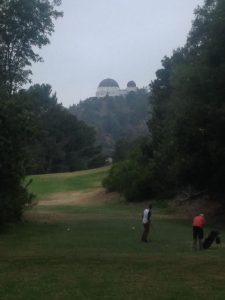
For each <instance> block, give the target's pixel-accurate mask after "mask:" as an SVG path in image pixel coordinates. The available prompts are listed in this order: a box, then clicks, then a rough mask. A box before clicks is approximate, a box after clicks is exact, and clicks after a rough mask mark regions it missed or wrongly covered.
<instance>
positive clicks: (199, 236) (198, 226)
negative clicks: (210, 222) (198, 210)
mask: <svg viewBox="0 0 225 300" xmlns="http://www.w3.org/2000/svg"><path fill="white" fill-rule="evenodd" d="M205 224H206V221H205V216H204V214H199V215H198V216H196V217H194V219H193V222H192V226H193V249H194V250H197V241H198V243H199V249H200V250H202V240H203V238H204V231H203V227H204V226H205Z"/></svg>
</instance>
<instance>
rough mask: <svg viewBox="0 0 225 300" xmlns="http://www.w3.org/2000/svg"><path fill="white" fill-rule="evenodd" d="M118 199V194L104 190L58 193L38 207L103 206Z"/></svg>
mask: <svg viewBox="0 0 225 300" xmlns="http://www.w3.org/2000/svg"><path fill="white" fill-rule="evenodd" d="M117 199H118V194H117V193H107V192H106V191H105V190H104V189H103V188H97V189H94V190H93V189H92V190H91V191H85V192H66V193H57V194H53V195H51V196H49V197H48V198H46V199H43V200H41V201H39V203H38V205H41V206H51V205H72V206H73V205H82V206H91V205H94V206H96V205H101V204H102V203H107V202H112V201H116V200H117Z"/></svg>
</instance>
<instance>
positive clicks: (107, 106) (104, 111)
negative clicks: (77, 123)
mask: <svg viewBox="0 0 225 300" xmlns="http://www.w3.org/2000/svg"><path fill="white" fill-rule="evenodd" d="M69 111H70V112H71V113H72V114H74V115H75V116H77V118H78V119H80V120H83V121H85V122H86V123H87V124H88V125H90V126H93V127H94V128H95V129H96V134H97V136H96V138H97V141H98V143H99V144H101V145H102V147H103V150H104V152H105V154H107V155H112V152H113V149H114V147H115V144H116V142H117V141H118V140H121V139H129V140H132V139H135V138H138V137H139V136H144V135H146V134H147V131H148V130H147V120H148V115H149V111H148V93H147V91H146V90H144V89H140V90H138V91H137V92H131V93H129V94H128V95H127V96H126V97H123V96H119V97H104V98H89V99H87V100H84V101H81V102H80V103H79V104H77V105H73V106H71V107H70V108H69Z"/></svg>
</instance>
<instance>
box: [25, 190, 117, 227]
mask: <svg viewBox="0 0 225 300" xmlns="http://www.w3.org/2000/svg"><path fill="white" fill-rule="evenodd" d="M118 198H119V195H118V194H117V193H107V192H106V191H105V190H104V189H103V188H96V189H92V190H90V191H85V192H66V193H57V194H53V195H51V196H49V197H48V198H46V199H42V200H40V201H39V202H38V204H37V207H38V210H30V211H27V212H26V213H25V215H24V217H25V221H29V222H30V221H32V222H38V223H54V222H60V221H66V222H69V221H73V220H88V219H104V218H105V216H104V215H101V214H91V215H90V214H85V213H82V214H76V216H75V215H74V214H69V213H61V212H54V211H46V210H45V207H46V206H58V205H65V206H70V205H71V206H84V207H87V206H89V207H90V206H100V205H101V204H104V203H108V202H110V203H112V202H116V201H118ZM42 208H43V209H42ZM109 217H110V216H107V218H109ZM112 218H114V217H113V216H112Z"/></svg>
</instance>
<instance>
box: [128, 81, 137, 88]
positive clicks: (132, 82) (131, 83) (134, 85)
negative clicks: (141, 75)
mask: <svg viewBox="0 0 225 300" xmlns="http://www.w3.org/2000/svg"><path fill="white" fill-rule="evenodd" d="M127 87H136V83H135V82H134V81H129V82H128V84H127Z"/></svg>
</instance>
